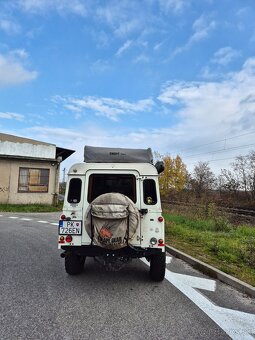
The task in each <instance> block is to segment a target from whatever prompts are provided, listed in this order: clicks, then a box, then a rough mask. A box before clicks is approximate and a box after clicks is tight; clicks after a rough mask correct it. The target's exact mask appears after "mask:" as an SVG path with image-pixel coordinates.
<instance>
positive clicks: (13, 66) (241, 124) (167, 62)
mask: <svg viewBox="0 0 255 340" xmlns="http://www.w3.org/2000/svg"><path fill="white" fill-rule="evenodd" d="M254 22H255V2H254V0H240V1H237V0H232V1H230V0H224V1H216V0H139V1H138V0H136V1H132V0H129V1H126V0H122V1H121V0H119V1H117V0H115V1H112V0H108V1H100V0H73V1H69V0H55V1H52V0H12V1H7V0H6V1H5V0H0V131H1V132H2V133H10V134H14V135H18V136H24V137H27V138H33V139H37V140H41V141H46V142H49V143H55V144H57V145H58V146H60V147H66V148H70V149H74V150H76V151H77V152H76V153H75V154H74V155H73V156H72V157H70V159H69V160H68V161H65V163H63V165H64V166H67V167H68V166H69V165H70V164H71V163H72V162H76V161H82V160H83V147H84V145H85V144H88V145H95V146H116V147H134V148H135V147H138V148H144V147H145V148H147V147H151V148H152V149H153V150H155V151H158V152H159V153H161V154H170V155H172V156H175V155H176V154H177V153H179V154H180V155H181V157H182V158H183V160H184V162H185V163H186V164H187V165H188V167H189V169H192V167H193V165H194V164H195V163H196V162H197V161H209V162H210V166H211V167H212V169H214V170H215V171H218V170H219V169H220V168H224V167H227V166H228V164H229V163H230V162H231V161H233V157H235V156H236V155H239V154H246V153H247V152H249V150H252V149H253V150H254V149H255V24H254Z"/></svg>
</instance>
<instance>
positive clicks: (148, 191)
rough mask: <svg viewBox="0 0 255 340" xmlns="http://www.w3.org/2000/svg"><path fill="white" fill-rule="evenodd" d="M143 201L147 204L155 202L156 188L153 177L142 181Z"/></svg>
mask: <svg viewBox="0 0 255 340" xmlns="http://www.w3.org/2000/svg"><path fill="white" fill-rule="evenodd" d="M143 201H144V203H145V204H147V205H154V204H156V203H157V190H156V183H155V181H154V179H145V180H144V181H143Z"/></svg>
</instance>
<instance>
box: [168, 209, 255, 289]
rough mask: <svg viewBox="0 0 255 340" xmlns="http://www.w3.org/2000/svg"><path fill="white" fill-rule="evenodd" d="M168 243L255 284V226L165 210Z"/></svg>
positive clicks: (221, 218) (220, 218)
mask: <svg viewBox="0 0 255 340" xmlns="http://www.w3.org/2000/svg"><path fill="white" fill-rule="evenodd" d="M164 217H165V221H166V241H167V244H169V245H172V246H173V247H175V248H177V249H179V250H182V251H183V252H185V253H187V254H189V255H191V256H193V257H195V258H197V259H199V260H201V261H203V262H205V263H208V264H210V265H212V266H214V267H216V268H218V269H220V270H222V271H223V272H225V273H227V274H230V275H232V276H234V277H236V278H238V279H240V280H242V281H244V282H247V283H249V284H251V285H253V286H255V227H252V226H250V225H249V226H248V225H238V226H233V225H231V224H230V223H229V222H228V221H227V220H226V218H224V217H220V216H218V217H217V218H214V219H212V218H209V219H205V218H204V219H203V218H199V217H190V216H188V217H185V216H183V215H179V214H174V213H172V212H169V211H166V212H165V214H164Z"/></svg>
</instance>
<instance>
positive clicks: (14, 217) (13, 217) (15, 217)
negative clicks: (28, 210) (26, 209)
mask: <svg viewBox="0 0 255 340" xmlns="http://www.w3.org/2000/svg"><path fill="white" fill-rule="evenodd" d="M8 218H12V219H17V218H18V217H17V216H8Z"/></svg>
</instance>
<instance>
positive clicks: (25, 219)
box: [21, 218, 33, 221]
mask: <svg viewBox="0 0 255 340" xmlns="http://www.w3.org/2000/svg"><path fill="white" fill-rule="evenodd" d="M21 220H22V221H32V220H33V219H32V218H21Z"/></svg>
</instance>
